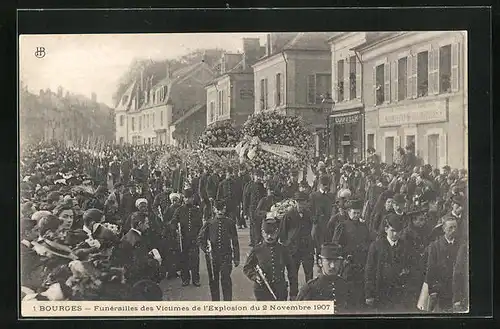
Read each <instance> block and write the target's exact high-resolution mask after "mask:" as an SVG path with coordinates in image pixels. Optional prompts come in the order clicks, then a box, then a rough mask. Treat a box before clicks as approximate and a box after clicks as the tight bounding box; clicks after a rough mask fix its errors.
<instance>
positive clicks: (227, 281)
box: [205, 253, 233, 301]
mask: <svg viewBox="0 0 500 329" xmlns="http://www.w3.org/2000/svg"><path fill="white" fill-rule="evenodd" d="M213 258H214V264H212V263H211V261H210V257H209V256H208V254H205V259H206V261H207V270H208V277H209V281H208V283H209V285H210V294H211V295H212V300H213V301H220V287H222V298H223V300H225V301H231V300H233V282H232V280H231V271H232V270H233V265H232V257H231V255H230V254H228V255H217V254H216V253H213ZM219 284H220V286H219Z"/></svg>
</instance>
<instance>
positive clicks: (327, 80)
mask: <svg viewBox="0 0 500 329" xmlns="http://www.w3.org/2000/svg"><path fill="white" fill-rule="evenodd" d="M332 35H334V33H322V32H321V33H270V34H268V35H267V42H266V45H265V55H264V56H263V57H262V58H260V59H259V61H258V62H257V63H256V64H255V65H253V71H254V90H255V98H254V110H255V112H260V111H269V110H277V111H279V112H281V113H284V114H287V115H298V116H301V117H303V118H304V121H305V122H306V123H307V124H309V125H310V126H311V128H312V130H313V131H314V135H315V151H316V155H317V156H319V155H321V154H324V153H325V151H326V150H325V145H324V138H323V134H324V132H325V130H326V128H327V124H326V122H327V120H326V115H327V114H325V113H326V111H328V110H329V109H330V108H331V104H330V103H329V102H325V100H329V99H331V89H332V86H331V82H332V77H331V72H332V68H331V53H330V48H329V45H328V39H329V38H330V37H331V36H332Z"/></svg>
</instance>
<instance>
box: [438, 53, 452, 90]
mask: <svg viewBox="0 0 500 329" xmlns="http://www.w3.org/2000/svg"><path fill="white" fill-rule="evenodd" d="M449 92H451V45H447V46H444V47H440V48H439V93H449Z"/></svg>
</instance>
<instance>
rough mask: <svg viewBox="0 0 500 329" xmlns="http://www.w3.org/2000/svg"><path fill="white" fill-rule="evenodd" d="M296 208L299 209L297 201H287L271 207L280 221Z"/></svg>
mask: <svg viewBox="0 0 500 329" xmlns="http://www.w3.org/2000/svg"><path fill="white" fill-rule="evenodd" d="M294 208H297V201H295V200H292V199H286V200H283V201H281V202H278V203H276V204H274V205H273V206H272V207H271V212H273V213H274V214H275V215H276V217H277V218H278V219H283V217H285V215H286V214H287V213H288V212H289V211H290V210H292V209H294Z"/></svg>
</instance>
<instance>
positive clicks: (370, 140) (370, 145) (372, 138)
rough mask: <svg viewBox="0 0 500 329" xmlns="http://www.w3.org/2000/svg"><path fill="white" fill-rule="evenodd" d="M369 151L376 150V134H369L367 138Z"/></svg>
mask: <svg viewBox="0 0 500 329" xmlns="http://www.w3.org/2000/svg"><path fill="white" fill-rule="evenodd" d="M366 144H367V145H366V147H367V149H370V148H375V134H368V135H367V137H366Z"/></svg>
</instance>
